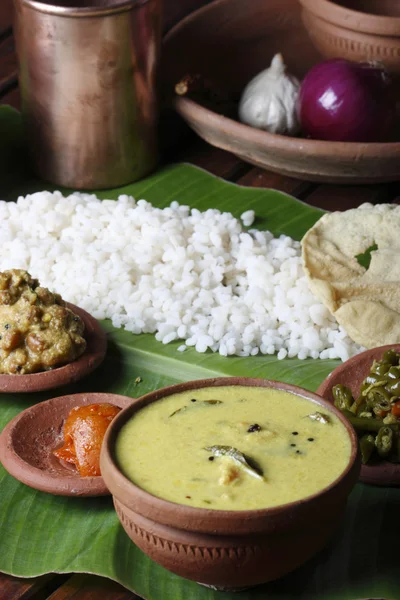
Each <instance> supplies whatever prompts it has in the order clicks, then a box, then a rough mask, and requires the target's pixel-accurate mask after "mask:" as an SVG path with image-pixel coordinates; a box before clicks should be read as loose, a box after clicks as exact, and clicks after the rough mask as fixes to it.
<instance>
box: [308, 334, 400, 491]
mask: <svg viewBox="0 0 400 600" xmlns="http://www.w3.org/2000/svg"><path fill="white" fill-rule="evenodd" d="M317 394H319V395H320V396H322V397H323V398H325V399H326V400H328V401H329V402H331V403H333V404H334V405H335V406H336V407H337V408H338V409H339V410H340V411H341V412H342V413H343V414H344V415H345V416H346V418H348V419H349V421H350V423H352V425H353V427H354V428H355V430H356V431H357V434H358V437H359V445H360V454H361V460H362V467H361V474H360V480H361V481H363V482H365V483H371V484H375V485H386V486H399V485H400V344H396V345H389V346H381V347H379V348H373V349H372V350H366V351H365V352H361V353H360V354H358V355H357V356H353V357H352V358H350V359H349V360H347V361H346V362H345V363H343V364H342V365H340V366H339V367H338V368H337V369H335V370H334V371H332V373H331V374H330V375H329V376H328V377H327V378H326V379H325V380H324V381H323V383H322V384H321V385H320V387H319V388H318V390H317Z"/></svg>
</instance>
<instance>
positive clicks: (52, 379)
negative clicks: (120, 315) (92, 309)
mask: <svg viewBox="0 0 400 600" xmlns="http://www.w3.org/2000/svg"><path fill="white" fill-rule="evenodd" d="M65 305H66V307H67V308H69V309H70V310H72V312H73V313H75V314H77V315H78V316H79V317H81V319H82V321H83V322H84V324H85V331H84V338H85V340H86V344H87V346H86V350H85V352H84V353H83V354H82V356H80V357H79V358H77V359H76V360H73V361H71V362H69V363H68V364H66V365H63V366H61V367H56V368H55V369H51V370H49V371H39V372H38V373H27V374H26V375H8V374H0V402H1V394H11V393H17V392H18V393H30V392H42V391H44V390H51V389H53V388H57V387H60V386H62V385H64V384H67V383H71V382H75V381H78V380H79V379H82V377H85V376H86V375H89V373H91V372H92V371H94V370H95V369H96V368H97V367H98V366H99V365H100V364H101V363H102V362H103V360H104V358H105V355H106V351H107V336H106V333H105V331H104V330H103V329H102V327H101V325H100V323H99V322H98V321H97V319H95V318H94V317H92V315H90V314H89V313H88V312H86V311H85V310H83V308H79V306H75V305H74V304H70V303H69V302H66V303H65Z"/></svg>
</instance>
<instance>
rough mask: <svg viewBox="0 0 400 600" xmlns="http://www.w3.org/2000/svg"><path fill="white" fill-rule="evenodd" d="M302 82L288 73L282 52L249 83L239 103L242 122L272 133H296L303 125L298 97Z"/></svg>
mask: <svg viewBox="0 0 400 600" xmlns="http://www.w3.org/2000/svg"><path fill="white" fill-rule="evenodd" d="M299 88H300V82H299V81H298V79H296V77H293V76H292V75H289V74H288V73H286V66H285V64H284V62H283V57H282V55H281V54H276V55H275V56H274V58H273V59H272V62H271V66H270V67H269V68H268V69H265V71H261V73H259V74H258V75H256V77H254V79H252V80H251V81H250V83H248V84H247V86H246V87H245V89H244V92H243V94H242V97H241V99H240V103H239V119H240V120H241V121H242V123H246V124H247V125H251V126H252V127H257V128H258V129H265V130H266V131H269V132H270V133H281V134H287V135H295V134H296V133H298V131H299V129H300V125H299V122H298V119H297V115H296V101H297V97H298V94H299Z"/></svg>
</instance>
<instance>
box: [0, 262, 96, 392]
mask: <svg viewBox="0 0 400 600" xmlns="http://www.w3.org/2000/svg"><path fill="white" fill-rule="evenodd" d="M106 347H107V342H106V336H105V333H104V332H103V330H102V328H101V326H100V324H99V323H98V322H97V321H96V319H94V318H93V317H92V316H91V315H89V314H88V313H87V312H86V311H84V310H82V309H81V308H78V307H77V306H74V305H72V304H68V303H67V302H64V301H63V300H62V298H61V296H60V295H59V294H56V293H54V292H51V291H50V290H48V289H47V288H45V287H43V286H41V285H40V284H39V281H38V280H37V279H34V278H33V277H31V275H30V274H29V273H28V272H27V271H24V270H22V269H12V270H9V271H4V272H1V273H0V392H8V393H9V392H37V391H42V390H48V389H52V388H55V387H59V386H61V385H65V384H67V383H71V382H73V381H77V380H78V379H81V378H82V377H83V376H85V375H87V374H89V373H90V372H92V371H93V370H94V369H95V368H96V367H98V366H99V364H100V363H101V362H102V360H103V359H104V357H105V353H106Z"/></svg>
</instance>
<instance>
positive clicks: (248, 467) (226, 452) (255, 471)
mask: <svg viewBox="0 0 400 600" xmlns="http://www.w3.org/2000/svg"><path fill="white" fill-rule="evenodd" d="M204 450H207V452H211V453H212V454H213V455H214V456H227V457H228V458H231V459H232V460H233V461H234V462H235V463H236V464H237V465H238V466H240V468H241V469H243V470H244V471H245V472H246V473H248V474H249V475H252V476H253V477H256V478H257V479H261V480H263V481H265V479H264V473H263V471H262V469H261V468H260V467H259V466H258V465H257V463H256V462H255V461H254V460H253V459H251V458H249V457H248V456H245V455H244V454H243V452H240V450H238V449H237V448H234V447H233V446H207V447H206V448H204Z"/></svg>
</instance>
